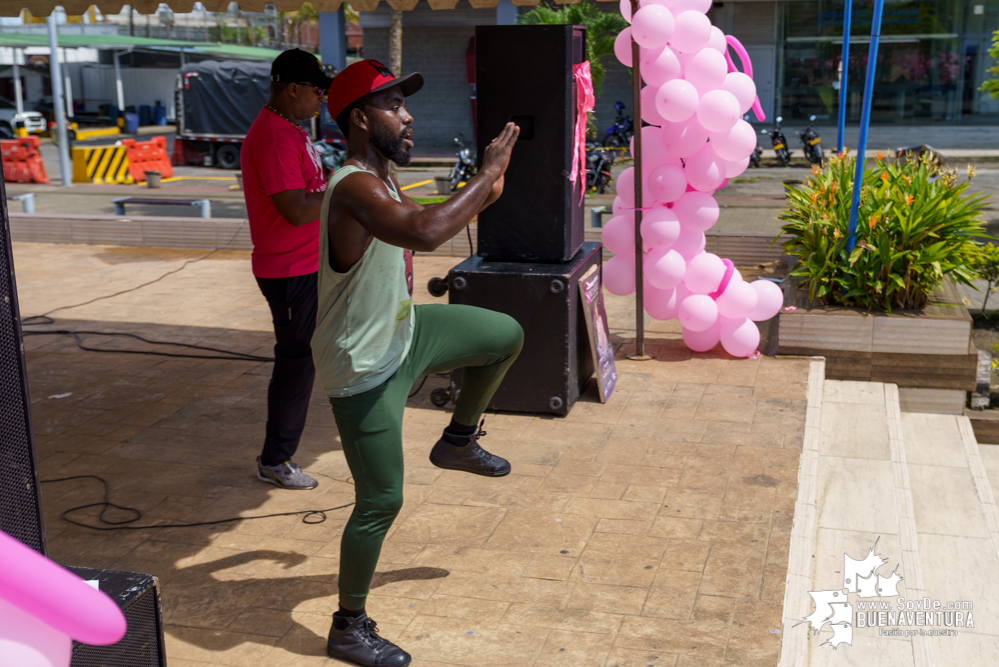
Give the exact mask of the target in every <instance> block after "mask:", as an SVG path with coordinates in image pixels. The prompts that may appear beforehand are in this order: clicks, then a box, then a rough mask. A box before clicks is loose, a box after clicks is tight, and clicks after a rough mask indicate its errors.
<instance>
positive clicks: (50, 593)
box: [0, 532, 126, 646]
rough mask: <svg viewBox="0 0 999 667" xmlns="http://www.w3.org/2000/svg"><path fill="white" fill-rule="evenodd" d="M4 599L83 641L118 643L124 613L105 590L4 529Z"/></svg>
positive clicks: (0, 546) (0, 556)
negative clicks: (101, 590) (93, 586)
mask: <svg viewBox="0 0 999 667" xmlns="http://www.w3.org/2000/svg"><path fill="white" fill-rule="evenodd" d="M0 563H3V567H0V598H2V599H3V600H5V601H6V602H7V603H9V604H11V605H13V606H14V607H17V608H18V609H20V610H21V611H23V612H24V613H26V614H30V615H31V616H34V617H35V618H37V619H39V620H40V621H42V622H43V623H45V624H46V625H48V626H49V627H51V628H52V629H54V630H56V631H57V632H59V633H61V634H64V635H67V636H69V637H72V638H73V639H75V640H77V641H79V642H83V643H84V644H96V645H99V646H103V645H106V644H114V643H115V642H117V641H119V640H120V639H121V638H122V637H124V636H125V630H126V624H125V616H124V614H122V613H121V610H120V609H119V608H118V605H117V604H115V602H114V600H112V599H111V598H110V597H108V596H107V595H106V594H104V593H102V592H100V591H96V590H94V589H93V588H91V587H90V586H88V585H87V584H86V583H84V581H83V579H81V578H80V577H78V576H76V575H75V574H73V573H72V572H70V571H68V570H66V569H65V568H63V567H60V566H59V565H57V564H56V563H53V562H52V561H50V560H49V559H48V558H46V557H45V556H42V555H41V554H39V553H38V552H36V551H34V550H33V549H31V548H30V547H27V546H25V545H24V544H22V543H21V542H19V541H17V540H16V539H14V538H13V537H11V536H10V535H7V534H6V533H3V532H0Z"/></svg>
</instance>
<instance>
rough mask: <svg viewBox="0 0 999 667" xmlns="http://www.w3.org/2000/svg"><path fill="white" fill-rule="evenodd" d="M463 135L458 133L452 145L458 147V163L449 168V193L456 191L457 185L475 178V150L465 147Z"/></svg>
mask: <svg viewBox="0 0 999 667" xmlns="http://www.w3.org/2000/svg"><path fill="white" fill-rule="evenodd" d="M464 140H465V135H464V134H461V133H460V132H459V133H458V137H457V138H455V140H454V144H455V146H457V147H458V152H457V153H455V155H457V156H458V161H457V162H456V163H455V165H454V166H453V167H451V176H450V180H451V192H454V191H455V190H457V189H458V184H459V183H467V182H468V179H470V178H471V177H472V176H475V172H476V168H475V149H473V148H469V147H467V146H465V141H464Z"/></svg>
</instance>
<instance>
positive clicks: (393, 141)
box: [369, 127, 411, 167]
mask: <svg viewBox="0 0 999 667" xmlns="http://www.w3.org/2000/svg"><path fill="white" fill-rule="evenodd" d="M407 134H409V129H408V128H407V129H406V130H404V131H403V134H400V135H393V134H391V133H390V132H389V131H388V130H385V129H384V128H382V127H377V128H375V130H374V132H372V133H371V136H370V139H369V140H370V141H371V145H372V146H374V147H375V149H377V150H378V152H379V153H381V154H382V155H384V156H385V157H387V158H388V159H390V160H392V162H395V163H396V164H397V165H399V166H400V167H405V166H406V165H407V164H409V161H410V159H411V156H410V154H409V148H407V147H406V144H405V143H403V136H404V135H407Z"/></svg>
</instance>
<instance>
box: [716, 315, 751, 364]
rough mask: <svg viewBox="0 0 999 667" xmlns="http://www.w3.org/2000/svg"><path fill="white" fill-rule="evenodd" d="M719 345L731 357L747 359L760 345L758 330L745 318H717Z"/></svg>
mask: <svg viewBox="0 0 999 667" xmlns="http://www.w3.org/2000/svg"><path fill="white" fill-rule="evenodd" d="M719 319H720V320H721V326H720V327H719V329H720V333H721V344H722V347H723V348H725V351H726V352H728V353H729V354H731V355H732V356H733V357H748V356H749V355H751V354H752V353H753V352H755V351H756V348H758V347H759V345H760V330H759V329H757V328H756V324H755V323H753V321H752V320H748V319H746V318H742V319H741V320H738V319H727V318H719Z"/></svg>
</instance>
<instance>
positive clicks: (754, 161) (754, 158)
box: [742, 114, 763, 169]
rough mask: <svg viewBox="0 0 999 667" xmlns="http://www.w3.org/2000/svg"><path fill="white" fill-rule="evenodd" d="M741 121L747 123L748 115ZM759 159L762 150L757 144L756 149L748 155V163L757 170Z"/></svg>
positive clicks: (761, 155)
mask: <svg viewBox="0 0 999 667" xmlns="http://www.w3.org/2000/svg"><path fill="white" fill-rule="evenodd" d="M742 119H743V120H744V121H746V122H749V114H746V115H745V116H743V117H742ZM761 157H763V149H762V148H760V145H759V144H757V145H756V148H754V149H753V152H752V153H750V154H749V163H750V164H751V165H753V166H754V167H756V168H757V169H759V168H760V158H761Z"/></svg>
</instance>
